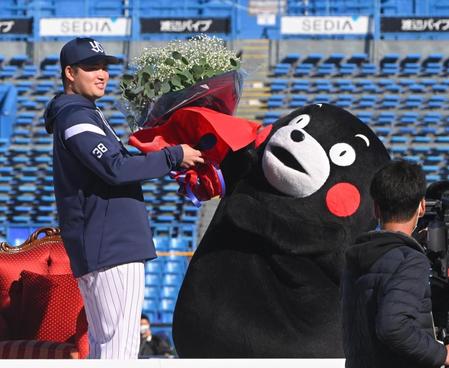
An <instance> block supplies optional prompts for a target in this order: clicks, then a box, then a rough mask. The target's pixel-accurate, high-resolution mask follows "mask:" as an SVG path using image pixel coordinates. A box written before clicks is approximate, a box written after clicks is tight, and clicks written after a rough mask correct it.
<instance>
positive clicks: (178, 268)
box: [164, 261, 185, 275]
mask: <svg viewBox="0 0 449 368" xmlns="http://www.w3.org/2000/svg"><path fill="white" fill-rule="evenodd" d="M184 272H185V268H184V263H183V262H175V261H168V262H166V263H165V266H164V273H165V274H177V275H184Z"/></svg>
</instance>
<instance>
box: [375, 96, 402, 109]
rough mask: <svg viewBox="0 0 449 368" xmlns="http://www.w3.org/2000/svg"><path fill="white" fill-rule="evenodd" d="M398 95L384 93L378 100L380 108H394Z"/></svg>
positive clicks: (398, 98)
mask: <svg viewBox="0 0 449 368" xmlns="http://www.w3.org/2000/svg"><path fill="white" fill-rule="evenodd" d="M399 102H400V97H399V95H384V97H383V98H382V100H381V101H380V108H381V109H396V108H397V107H398V106H399Z"/></svg>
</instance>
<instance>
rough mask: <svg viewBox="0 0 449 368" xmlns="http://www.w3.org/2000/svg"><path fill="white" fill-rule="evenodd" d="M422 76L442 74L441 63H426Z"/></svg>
mask: <svg viewBox="0 0 449 368" xmlns="http://www.w3.org/2000/svg"><path fill="white" fill-rule="evenodd" d="M422 72H423V74H424V75H429V76H430V75H434V76H437V75H439V74H441V73H442V72H443V65H442V64H441V63H427V64H426V65H425V66H423V71H422Z"/></svg>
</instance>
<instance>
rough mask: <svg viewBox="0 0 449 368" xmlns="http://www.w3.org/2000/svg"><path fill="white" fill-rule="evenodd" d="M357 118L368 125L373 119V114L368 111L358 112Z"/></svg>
mask: <svg viewBox="0 0 449 368" xmlns="http://www.w3.org/2000/svg"><path fill="white" fill-rule="evenodd" d="M357 117H358V118H359V119H360V120H361V121H362V122H363V123H365V124H370V123H371V119H372V117H373V113H372V112H369V111H360V112H358V113H357Z"/></svg>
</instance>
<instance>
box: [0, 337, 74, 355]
mask: <svg viewBox="0 0 449 368" xmlns="http://www.w3.org/2000/svg"><path fill="white" fill-rule="evenodd" d="M78 357H79V353H78V351H77V350H76V348H75V345H73V344H68V343H60V342H52V341H37V340H9V341H0V359H78Z"/></svg>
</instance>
